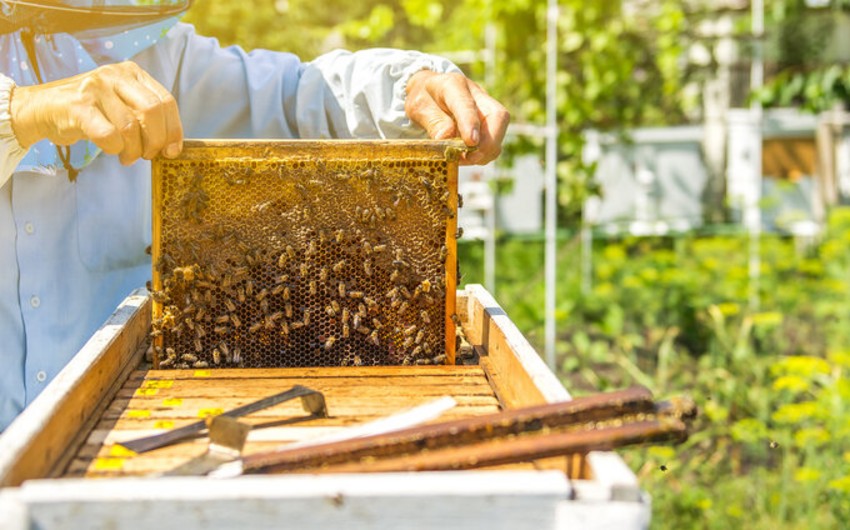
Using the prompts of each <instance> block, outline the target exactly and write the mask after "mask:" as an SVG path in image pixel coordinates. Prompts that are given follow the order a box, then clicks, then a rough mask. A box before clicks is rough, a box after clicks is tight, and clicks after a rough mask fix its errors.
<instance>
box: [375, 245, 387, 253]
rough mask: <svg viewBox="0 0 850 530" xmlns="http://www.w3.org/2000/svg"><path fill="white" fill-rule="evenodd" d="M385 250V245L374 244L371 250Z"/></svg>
mask: <svg viewBox="0 0 850 530" xmlns="http://www.w3.org/2000/svg"><path fill="white" fill-rule="evenodd" d="M385 250H387V246H386V245H375V246H374V247H372V252H383V251H385Z"/></svg>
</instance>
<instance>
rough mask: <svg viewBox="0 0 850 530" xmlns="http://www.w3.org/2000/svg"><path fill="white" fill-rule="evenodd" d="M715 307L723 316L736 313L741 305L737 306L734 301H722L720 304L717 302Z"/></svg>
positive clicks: (739, 310)
mask: <svg viewBox="0 0 850 530" xmlns="http://www.w3.org/2000/svg"><path fill="white" fill-rule="evenodd" d="M717 309H719V310H720V314H722V315H723V316H725V317H730V316H733V315H737V314H738V313H740V312H741V306H739V305H738V304H736V303H735V302H723V303H721V304H717Z"/></svg>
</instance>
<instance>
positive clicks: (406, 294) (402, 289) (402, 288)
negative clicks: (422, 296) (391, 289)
mask: <svg viewBox="0 0 850 530" xmlns="http://www.w3.org/2000/svg"><path fill="white" fill-rule="evenodd" d="M398 291H399V292H400V293H401V295H402V296H403V297H405V298H406V299H407V300H410V298H411V294H410V291H408V290H407V287H405V286H404V285H399V287H398Z"/></svg>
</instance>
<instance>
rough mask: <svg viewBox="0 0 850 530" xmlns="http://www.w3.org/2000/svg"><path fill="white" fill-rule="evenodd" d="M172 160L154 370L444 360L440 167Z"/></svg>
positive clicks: (443, 171) (157, 263) (158, 254)
mask: <svg viewBox="0 0 850 530" xmlns="http://www.w3.org/2000/svg"><path fill="white" fill-rule="evenodd" d="M167 164H169V165H168V166H166V168H167V169H168V170H169V171H171V172H172V173H171V174H170V175H168V177H169V178H164V179H163V181H164V186H165V190H164V192H163V197H164V200H163V209H162V211H161V212H160V214H161V215H162V222H161V227H162V228H161V239H160V245H159V248H156V246H155V248H154V268H155V281H154V285H155V286H156V287H157V289H156V290H154V291H153V292H152V296H153V298H154V300H155V302H156V304H155V305H156V308H157V309H156V311H155V319H154V321H153V324H152V335H153V336H154V337H155V338H156V339H157V340H156V341H155V343H156V344H157V354H158V359H159V367H160V368H208V367H226V366H246V367H259V366H333V365H342V366H345V365H351V366H360V365H388V364H390V365H392V364H400V365H412V364H441V363H445V361H446V355H445V340H446V328H445V323H446V267H445V263H446V259H447V256H448V255H449V254H450V253H451V252H452V250H451V249H450V248H449V247H450V246H453V245H452V243H453V241H451V238H452V237H454V236H455V235H457V236H458V237H459V236H460V233H457V234H455V232H454V229H452V233H451V234H450V237H448V238H447V237H446V234H447V231H448V230H449V228H448V227H449V226H453V224H452V225H449V224H448V223H450V222H452V221H451V220H452V219H454V215H455V212H454V205H453V204H451V203H450V202H449V201H448V197H449V190H448V187H449V186H448V178H447V164H446V163H445V162H442V161H436V162H434V161H404V162H389V163H380V162H377V163H376V162H374V161H357V162H352V161H344V162H339V163H338V164H333V163H330V162H328V161H322V162H318V161H317V162H313V163H310V162H304V161H301V160H299V161H295V162H288V161H286V160H284V159H268V160H262V161H259V162H257V161H252V162H251V164H250V166H249V168H248V169H249V170H250V175H248V176H250V178H245V179H240V178H236V177H234V175H236V174H237V173H236V172H235V171H234V169H233V167H227V170H226V171H225V170H224V169H225V167H226V166H224V165H223V164H224V163H223V162H222V163H219V162H206V163H197V162H193V163H188V162H185V161H170V162H167ZM234 186H238V189H231V188H233V187H234ZM255 188H256V189H255ZM229 202H235V203H238V204H236V205H234V204H229ZM244 212H250V215H245V214H244Z"/></svg>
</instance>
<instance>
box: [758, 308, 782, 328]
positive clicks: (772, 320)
mask: <svg viewBox="0 0 850 530" xmlns="http://www.w3.org/2000/svg"><path fill="white" fill-rule="evenodd" d="M782 318H783V317H782V313H779V312H778V311H765V312H763V313H755V314H754V315H753V325H754V326H778V325H779V324H782Z"/></svg>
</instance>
